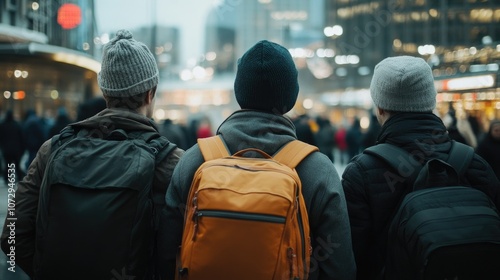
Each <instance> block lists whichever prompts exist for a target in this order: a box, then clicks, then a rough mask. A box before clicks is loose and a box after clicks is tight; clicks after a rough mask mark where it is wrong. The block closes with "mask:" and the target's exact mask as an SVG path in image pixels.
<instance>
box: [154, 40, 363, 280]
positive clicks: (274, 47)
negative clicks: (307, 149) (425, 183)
mask: <svg viewBox="0 0 500 280" xmlns="http://www.w3.org/2000/svg"><path fill="white" fill-rule="evenodd" d="M234 94H235V97H236V100H237V102H238V104H239V105H240V107H241V110H238V111H236V112H234V113H233V114H232V115H231V116H229V117H228V118H227V119H226V120H224V121H223V123H222V124H221V125H220V126H219V128H218V129H217V132H216V134H217V135H220V136H221V137H222V139H223V142H224V143H225V145H226V147H227V149H228V150H229V152H230V154H234V153H236V152H237V151H240V150H243V149H246V148H257V149H260V150H262V151H264V152H265V153H267V154H269V155H274V154H275V153H276V152H277V151H278V150H280V148H282V147H283V146H284V145H285V144H287V143H288V142H290V141H292V140H295V139H297V135H296V132H295V127H294V125H293V122H292V120H291V119H290V118H288V117H287V116H285V114H286V113H287V112H289V111H290V110H292V108H293V107H294V105H295V102H296V101H297V97H298V94H299V84H298V73H297V69H296V67H295V64H294V61H293V58H292V56H291V55H290V53H289V51H288V50H287V49H286V48H284V47H283V46H281V45H279V44H277V43H274V42H270V41H267V40H262V41H259V42H257V43H256V44H255V45H253V46H252V47H250V48H249V49H248V50H247V51H246V52H245V53H244V54H243V56H242V57H241V58H240V59H239V60H238V69H237V72H236V78H235V81H234ZM203 162H204V159H203V156H202V154H201V151H200V148H199V146H198V144H196V145H194V146H193V147H191V148H190V149H189V150H187V151H186V153H185V154H184V156H183V157H182V159H181V160H180V162H179V164H178V165H177V167H176V168H175V170H174V175H173V177H172V181H171V183H170V186H169V188H168V191H167V196H166V203H167V207H166V208H165V210H166V211H165V213H166V217H167V218H166V220H167V221H170V223H169V224H167V225H165V227H164V228H162V229H160V233H161V236H162V237H163V239H162V240H163V242H162V244H160V248H161V250H160V251H161V252H167V254H166V255H164V256H161V257H162V261H161V262H162V263H164V264H165V266H164V268H165V271H164V273H165V275H164V276H165V278H164V279H175V278H174V276H175V271H176V269H175V268H176V255H177V253H178V251H179V249H178V248H179V245H180V244H181V239H182V232H183V224H184V215H183V212H182V210H181V209H183V208H184V207H185V205H186V203H188V202H187V197H188V192H189V189H190V186H191V182H192V180H193V175H194V174H195V172H196V170H197V169H198V167H199V166H200V165H201V164H202V163H203ZM296 170H297V173H298V175H299V177H300V180H301V182H302V186H303V187H302V193H303V196H304V200H305V204H306V206H307V209H308V214H309V217H311V218H310V220H309V224H310V228H311V238H310V240H311V246H312V248H311V252H312V255H311V268H310V271H309V275H308V277H309V279H310V280H315V279H342V280H349V279H355V278H356V267H355V264H354V255H353V252H352V246H351V235H350V228H349V221H348V216H347V211H346V210H347V209H346V205H345V197H344V193H343V191H342V186H341V184H340V177H339V175H338V173H337V172H336V170H335V166H334V165H333V163H332V161H331V160H330V159H329V158H328V157H327V156H326V155H324V154H322V153H320V152H313V153H311V154H309V155H308V156H307V157H306V158H305V159H304V160H303V161H301V163H300V164H299V165H298V166H297V168H296ZM276 187H279V186H276ZM220 230H221V231H222V230H224V228H221V229H220ZM238 254H241V252H237V251H235V252H234V255H235V258H236V259H238V257H239V256H238ZM213 257H214V258H217V252H214V255H213ZM258 263H259V260H255V262H253V261H249V262H248V263H246V265H248V266H249V268H252V266H254V269H255V270H259V269H262V267H259V266H258V265H256V264H258ZM226 265H227V264H226ZM187 273H188V274H189V271H188V272H187ZM222 273H223V272H222ZM243 278H244V277H243ZM247 278H248V277H246V278H245V279H247ZM271 278H273V279H278V278H280V279H281V277H271ZM271 278H269V279H271ZM223 279H228V278H223ZM301 279H305V278H302V277H301Z"/></svg>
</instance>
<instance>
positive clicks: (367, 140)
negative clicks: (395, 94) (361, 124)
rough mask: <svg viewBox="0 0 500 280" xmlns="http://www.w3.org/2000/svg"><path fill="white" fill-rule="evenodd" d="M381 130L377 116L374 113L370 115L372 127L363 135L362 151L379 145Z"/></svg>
mask: <svg viewBox="0 0 500 280" xmlns="http://www.w3.org/2000/svg"><path fill="white" fill-rule="evenodd" d="M380 129H381V126H380V123H379V122H378V120H377V115H375V114H374V113H372V114H370V125H369V126H368V130H367V131H366V132H365V133H364V134H363V137H362V140H361V146H362V147H361V149H366V148H368V147H371V146H373V145H375V144H376V143H377V138H378V135H379V134H380Z"/></svg>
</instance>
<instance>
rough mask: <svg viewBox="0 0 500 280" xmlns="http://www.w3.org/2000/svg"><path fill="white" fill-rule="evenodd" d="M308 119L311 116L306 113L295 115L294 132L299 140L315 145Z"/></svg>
mask: <svg viewBox="0 0 500 280" xmlns="http://www.w3.org/2000/svg"><path fill="white" fill-rule="evenodd" d="M310 120H311V117H310V116H309V115H307V114H302V115H299V116H298V117H296V118H295V119H294V120H293V124H294V125H295V133H296V134H297V139H299V140H300V141H303V142H306V143H307V144H310V145H314V146H316V140H315V139H314V132H313V130H312V128H311V123H310Z"/></svg>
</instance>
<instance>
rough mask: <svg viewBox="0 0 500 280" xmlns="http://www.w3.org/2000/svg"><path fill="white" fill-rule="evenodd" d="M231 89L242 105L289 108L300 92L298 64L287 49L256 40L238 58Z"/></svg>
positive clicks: (274, 109) (269, 109)
mask: <svg viewBox="0 0 500 280" xmlns="http://www.w3.org/2000/svg"><path fill="white" fill-rule="evenodd" d="M234 93H235V95H236V100H237V101H238V104H239V105H240V107H241V108H242V109H254V110H262V111H266V112H272V113H277V114H285V113H287V112H288V111H290V110H291V109H292V108H293V106H294V105H295V102H296V101H297V96H298V94H299V82H298V80H297V68H296V67H295V64H294V62H293V58H292V56H291V55H290V52H289V51H288V50H287V49H286V48H284V47H282V46H281V45H278V44H276V43H273V42H269V41H266V40H263V41H260V42H258V43H257V44H255V45H254V46H253V47H251V48H250V49H249V50H248V51H247V52H246V53H245V54H244V55H243V56H242V57H241V59H240V60H238V70H237V72H236V79H235V81H234Z"/></svg>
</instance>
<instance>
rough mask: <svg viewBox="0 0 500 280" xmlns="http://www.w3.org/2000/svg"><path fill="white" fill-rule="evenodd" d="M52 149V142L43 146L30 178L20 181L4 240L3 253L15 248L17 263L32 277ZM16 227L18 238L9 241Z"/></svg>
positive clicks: (28, 176)
mask: <svg viewBox="0 0 500 280" xmlns="http://www.w3.org/2000/svg"><path fill="white" fill-rule="evenodd" d="M50 148H51V141H50V140H48V141H46V142H45V143H44V144H43V145H42V146H41V147H40V149H39V151H38V153H37V155H36V157H35V159H34V160H33V162H32V163H31V165H30V166H29V168H28V172H27V174H26V176H25V177H24V178H23V179H22V180H21V181H20V182H18V184H17V190H16V192H15V197H14V199H15V209H14V210H12V212H9V213H8V215H7V217H6V220H5V224H4V228H3V232H2V237H1V246H2V250H3V251H4V252H5V254H8V253H9V252H10V251H11V249H14V251H15V254H16V264H18V265H19V267H21V268H22V269H23V270H24V272H26V274H28V275H29V276H30V277H33V257H34V254H35V238H36V231H35V230H36V215H37V210H38V194H39V191H40V185H41V183H42V179H43V174H44V172H45V167H46V164H47V161H48V158H49V156H50ZM10 218H13V219H12V220H10ZM9 225H10V226H11V227H9ZM12 225H13V226H14V228H15V239H11V238H9V237H10V231H11V229H12Z"/></svg>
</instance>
